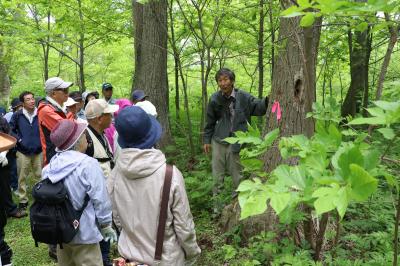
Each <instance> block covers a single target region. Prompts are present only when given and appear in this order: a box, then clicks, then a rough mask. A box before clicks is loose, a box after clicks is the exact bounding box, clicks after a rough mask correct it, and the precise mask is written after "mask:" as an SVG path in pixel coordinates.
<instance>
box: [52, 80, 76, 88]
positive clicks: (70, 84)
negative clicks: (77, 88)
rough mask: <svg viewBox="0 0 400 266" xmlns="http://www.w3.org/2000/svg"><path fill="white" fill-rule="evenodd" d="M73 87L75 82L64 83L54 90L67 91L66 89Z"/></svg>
mask: <svg viewBox="0 0 400 266" xmlns="http://www.w3.org/2000/svg"><path fill="white" fill-rule="evenodd" d="M72 85H74V83H73V82H65V81H64V82H63V83H61V85H59V86H58V87H57V88H54V89H66V88H69V87H71V86H72Z"/></svg>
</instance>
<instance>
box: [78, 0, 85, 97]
mask: <svg viewBox="0 0 400 266" xmlns="http://www.w3.org/2000/svg"><path fill="white" fill-rule="evenodd" d="M78 7H79V9H78V12H79V23H80V28H79V31H80V32H79V41H78V42H79V45H78V49H79V64H78V66H79V80H78V81H79V82H78V85H79V90H80V91H81V92H83V91H85V71H84V66H85V46H84V42H85V28H84V25H85V24H84V22H83V14H82V2H81V0H78Z"/></svg>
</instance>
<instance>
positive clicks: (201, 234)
mask: <svg viewBox="0 0 400 266" xmlns="http://www.w3.org/2000/svg"><path fill="white" fill-rule="evenodd" d="M184 143H185V142H184V141H183V139H178V140H177V144H176V146H171V147H167V148H166V149H165V151H166V154H167V158H168V161H169V163H173V164H176V165H177V167H178V168H179V169H180V170H181V171H182V173H183V175H184V177H185V182H186V190H187V193H188V197H189V201H190V204H191V210H192V213H193V216H194V221H195V225H196V232H197V240H198V243H199V245H200V247H201V249H202V254H201V257H200V258H199V260H198V263H197V265H232V266H233V265H338V266H339V265H340V266H342V265H349V266H350V265H392V257H393V251H392V250H393V232H394V218H395V195H392V193H391V191H390V189H389V188H388V187H386V186H379V188H378V193H375V194H374V196H373V197H371V198H370V200H369V201H367V202H365V203H362V204H352V205H350V206H349V209H348V212H347V214H346V216H345V218H344V220H343V222H342V225H341V230H340V239H339V241H338V243H337V245H336V247H334V245H333V242H334V239H335V235H336V228H335V224H334V222H332V223H330V224H329V225H328V230H327V232H326V234H325V236H326V245H325V249H326V250H325V251H324V255H323V260H324V263H323V264H322V263H320V262H314V261H313V259H312V252H311V250H310V248H309V247H308V246H307V245H306V244H305V243H304V244H302V245H301V246H300V247H299V246H295V245H294V244H293V241H292V240H291V239H290V237H280V238H279V239H278V240H277V238H276V237H274V235H273V234H270V233H263V234H260V235H259V236H256V237H254V238H252V239H250V241H248V242H247V243H246V245H243V241H241V240H242V239H241V235H240V230H241V229H240V227H238V228H235V229H234V230H232V231H231V232H227V233H223V232H222V231H221V229H220V227H219V221H218V220H217V219H214V218H213V215H212V207H213V202H214V201H215V200H218V201H220V202H222V203H223V204H228V203H229V202H230V201H231V192H232V187H231V185H232V184H231V182H230V180H229V179H228V180H227V181H226V182H225V186H226V190H225V191H224V192H223V193H222V194H221V195H220V198H218V199H215V198H214V199H213V198H212V193H211V191H212V186H213V181H212V177H211V166H210V158H209V157H207V156H204V155H203V154H200V155H198V156H196V158H195V159H194V160H188V158H190V156H188V154H187V152H186V149H187V148H186V149H185V148H183V147H185V144H184ZM182 151H183V152H182ZM34 182H35V181H34V180H30V182H29V186H30V188H31V187H32V185H33V183H34ZM15 200H16V199H15ZM16 202H17V200H16ZM31 202H32V201H30V203H31ZM332 220H333V221H334V219H332ZM5 231H6V241H7V242H8V243H9V245H10V246H11V247H12V249H13V252H14V257H13V265H14V266H25V265H32V266H54V265H56V264H55V263H54V262H52V260H51V259H50V258H49V256H48V249H47V245H45V244H39V247H35V244H34V241H33V239H32V237H31V232H30V225H29V218H28V217H25V218H22V219H9V220H8V224H7V226H6V230H5ZM116 250H117V249H116V245H114V246H113V257H116V256H117V251H116Z"/></svg>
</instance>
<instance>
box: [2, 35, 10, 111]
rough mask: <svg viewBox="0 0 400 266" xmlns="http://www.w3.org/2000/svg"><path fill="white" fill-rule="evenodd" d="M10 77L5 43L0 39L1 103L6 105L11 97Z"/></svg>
mask: <svg viewBox="0 0 400 266" xmlns="http://www.w3.org/2000/svg"><path fill="white" fill-rule="evenodd" d="M10 88H11V86H10V77H9V76H8V64H7V60H6V55H5V54H4V47H3V43H2V41H1V39H0V101H1V102H0V103H2V104H6V102H7V100H8V97H9V96H10Z"/></svg>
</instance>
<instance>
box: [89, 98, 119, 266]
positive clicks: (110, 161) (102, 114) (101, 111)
mask: <svg viewBox="0 0 400 266" xmlns="http://www.w3.org/2000/svg"><path fill="white" fill-rule="evenodd" d="M118 109H119V106H118V105H112V104H108V103H107V102H106V101H105V100H104V99H95V100H92V101H90V102H89V103H88V104H87V105H86V107H85V114H86V119H87V121H88V123H89V125H88V128H87V134H86V138H87V142H88V147H87V149H86V152H85V153H86V155H88V156H90V157H93V158H94V159H96V160H97V161H98V162H99V163H100V166H101V169H102V170H103V173H104V176H105V178H108V177H109V176H110V173H111V170H112V169H113V168H114V156H113V153H112V152H111V151H112V149H111V146H110V143H109V142H108V140H107V138H106V136H105V135H104V130H105V129H106V128H108V127H109V126H110V124H111V121H112V114H113V113H114V112H116V111H118ZM100 248H101V253H102V256H103V265H106V266H108V265H111V263H110V261H109V253H110V243H109V242H107V241H104V240H103V241H101V242H100Z"/></svg>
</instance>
